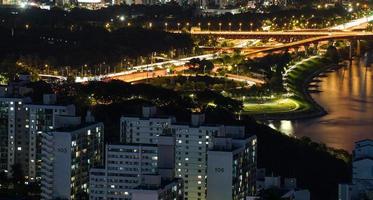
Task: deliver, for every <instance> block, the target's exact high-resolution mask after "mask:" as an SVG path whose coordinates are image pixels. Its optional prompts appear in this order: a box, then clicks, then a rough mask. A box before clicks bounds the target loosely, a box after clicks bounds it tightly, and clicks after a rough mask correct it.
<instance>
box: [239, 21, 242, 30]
mask: <svg viewBox="0 0 373 200" xmlns="http://www.w3.org/2000/svg"><path fill="white" fill-rule="evenodd" d="M238 25H239V26H240V31H241V30H242V23H241V22H240V23H239V24H238Z"/></svg>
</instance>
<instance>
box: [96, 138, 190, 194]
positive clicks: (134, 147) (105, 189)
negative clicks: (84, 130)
mask: <svg viewBox="0 0 373 200" xmlns="http://www.w3.org/2000/svg"><path fill="white" fill-rule="evenodd" d="M158 141H159V144H158V145H156V144H115V145H114V144H111V145H106V161H105V165H104V167H102V168H93V169H91V171H90V199H91V200H99V199H117V200H130V199H144V200H145V199H163V200H174V199H176V200H182V195H183V193H182V189H183V187H182V182H181V180H179V179H175V178H174V162H173V158H174V152H175V146H174V139H173V137H172V136H160V137H159V138H158Z"/></svg>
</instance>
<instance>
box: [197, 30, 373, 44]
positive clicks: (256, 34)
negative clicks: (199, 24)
mask: <svg viewBox="0 0 373 200" xmlns="http://www.w3.org/2000/svg"><path fill="white" fill-rule="evenodd" d="M190 34H191V35H194V36H214V37H220V38H226V39H271V38H274V39H277V40H280V41H281V40H286V41H288V42H294V41H299V40H305V39H309V38H315V37H319V38H320V37H333V38H336V39H339V38H351V37H361V38H362V39H364V38H366V37H370V36H371V35H372V33H366V32H358V31H334V32H332V31H316V30H314V31H304V32H303V31H268V32H264V31H191V32H190Z"/></svg>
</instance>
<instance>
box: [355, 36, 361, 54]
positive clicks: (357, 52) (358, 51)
mask: <svg viewBox="0 0 373 200" xmlns="http://www.w3.org/2000/svg"><path fill="white" fill-rule="evenodd" d="M356 56H357V57H360V56H361V46H360V40H359V39H357V40H356Z"/></svg>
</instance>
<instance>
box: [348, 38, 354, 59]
mask: <svg viewBox="0 0 373 200" xmlns="http://www.w3.org/2000/svg"><path fill="white" fill-rule="evenodd" d="M352 51H353V49H352V41H349V51H348V58H349V59H350V60H352Z"/></svg>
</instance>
